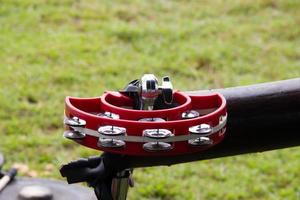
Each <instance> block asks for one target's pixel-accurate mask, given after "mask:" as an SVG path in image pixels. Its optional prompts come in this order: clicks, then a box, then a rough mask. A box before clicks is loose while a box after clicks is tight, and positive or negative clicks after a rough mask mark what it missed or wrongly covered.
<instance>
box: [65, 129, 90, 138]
mask: <svg viewBox="0 0 300 200" xmlns="http://www.w3.org/2000/svg"><path fill="white" fill-rule="evenodd" d="M85 136H86V135H85V133H82V132H79V131H75V130H68V131H65V132H64V137H65V138H67V139H71V140H80V139H83V138H85Z"/></svg>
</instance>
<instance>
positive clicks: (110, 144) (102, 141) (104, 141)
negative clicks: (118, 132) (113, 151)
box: [97, 138, 126, 148]
mask: <svg viewBox="0 0 300 200" xmlns="http://www.w3.org/2000/svg"><path fill="white" fill-rule="evenodd" d="M125 144H126V143H125V142H124V141H123V140H115V139H108V138H99V140H98V144H97V145H98V146H99V147H105V148H123V147H125Z"/></svg>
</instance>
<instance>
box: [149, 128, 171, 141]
mask: <svg viewBox="0 0 300 200" xmlns="http://www.w3.org/2000/svg"><path fill="white" fill-rule="evenodd" d="M143 135H144V136H145V137H149V138H155V139H163V138H168V137H170V136H172V132H171V131H169V130H168V129H146V130H144V131H143Z"/></svg>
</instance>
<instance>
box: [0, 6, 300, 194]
mask: <svg viewBox="0 0 300 200" xmlns="http://www.w3.org/2000/svg"><path fill="white" fill-rule="evenodd" d="M299 10H300V1H299V0H277V1H276V0H260V1H258V0H255V1H253V0H232V1H229V0H228V1H225V0H224V1H221V0H210V1H208V0H206V1H162V0H161V1H96V0H90V1H83V0H77V1H71V0H40V1H37V0H36V1H34V0H26V1H24V0H18V1H16V0H0V136H1V142H0V149H1V151H2V152H3V153H4V154H5V155H6V157H7V161H8V163H7V165H6V167H7V168H8V167H9V166H11V165H12V164H14V163H25V164H26V165H28V166H30V168H31V170H34V171H36V172H37V173H38V175H39V176H40V177H50V178H60V176H59V173H58V168H59V165H60V164H62V163H66V162H67V161H70V160H72V159H75V158H78V157H81V156H89V155H95V154H98V152H95V151H92V150H87V149H85V148H83V147H81V146H78V145H76V144H74V143H71V142H69V141H67V140H65V139H63V138H62V132H63V126H62V118H63V108H64V105H63V104H64V97H65V96H67V95H71V96H80V97H87V96H97V95H101V94H102V93H103V91H105V90H116V89H119V88H122V87H123V86H124V85H125V84H126V83H127V82H128V81H130V80H132V79H135V78H138V77H140V76H141V75H142V74H144V73H154V74H156V75H157V76H159V77H161V76H163V75H170V76H171V78H172V80H173V83H174V86H175V87H176V88H178V89H180V90H195V89H207V88H216V87H229V86H236V85H246V84H253V83H259V82H265V81H273V80H279V79H287V78H293V77H299V76H300V12H299ZM299 156H300V149H299V148H293V149H286V150H279V151H273V152H269V153H264V154H251V155H245V156H238V157H231V158H224V159H216V160H210V161H202V162H195V163H189V164H180V165H175V166H172V167H155V168H148V169H138V170H135V174H134V176H135V179H136V187H135V188H134V189H131V190H130V193H129V196H130V198H129V199H149V200H150V199H164V200H168V199H197V200H198V199H299V198H300V189H299V184H300V181H299V177H300V162H299ZM49 163H50V164H51V165H53V166H54V168H53V169H51V168H50V169H48V168H49V167H47V166H48V165H49ZM46 168H47V170H45V169H46ZM23 175H26V173H23Z"/></svg>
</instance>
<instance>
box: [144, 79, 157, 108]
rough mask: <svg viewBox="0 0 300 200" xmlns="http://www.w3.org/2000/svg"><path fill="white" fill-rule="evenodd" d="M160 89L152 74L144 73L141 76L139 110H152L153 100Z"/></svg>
mask: <svg viewBox="0 0 300 200" xmlns="http://www.w3.org/2000/svg"><path fill="white" fill-rule="evenodd" d="M159 93H160V91H159V90H158V81H157V78H156V77H155V76H154V75H153V74H145V75H144V76H142V78H141V100H142V102H141V103H142V105H141V110H153V107H154V102H155V100H156V99H157V97H158V95H159Z"/></svg>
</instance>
